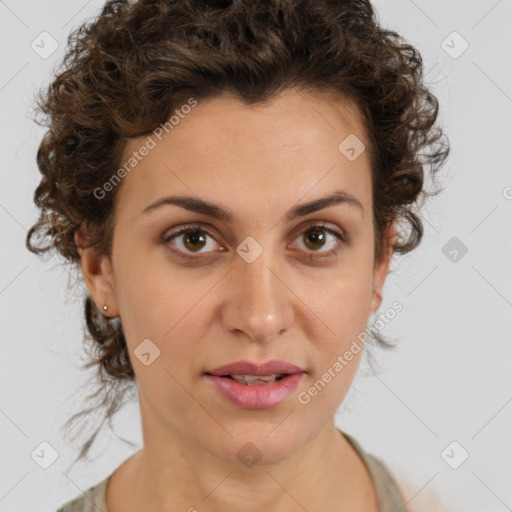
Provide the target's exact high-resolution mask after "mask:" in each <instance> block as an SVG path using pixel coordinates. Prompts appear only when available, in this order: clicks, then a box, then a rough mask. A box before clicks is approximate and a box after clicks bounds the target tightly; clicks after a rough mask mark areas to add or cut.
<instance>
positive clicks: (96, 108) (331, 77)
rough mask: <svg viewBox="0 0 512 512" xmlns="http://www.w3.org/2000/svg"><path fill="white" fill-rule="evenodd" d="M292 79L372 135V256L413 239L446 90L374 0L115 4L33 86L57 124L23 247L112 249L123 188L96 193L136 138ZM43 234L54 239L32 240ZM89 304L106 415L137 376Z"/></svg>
mask: <svg viewBox="0 0 512 512" xmlns="http://www.w3.org/2000/svg"><path fill="white" fill-rule="evenodd" d="M288 88H295V89H297V90H300V91H305V92H307V91H312V92H315V91H316V92H329V91H334V92H336V93H342V94H343V95H344V96H345V97H346V98H348V99H350V100H351V101H353V102H354V103H355V105H357V107H358V109H359V111H360V115H361V118H362V121H363V123H364V127H365V130H366V133H367V139H368V141H369V143H370V144H369V148H368V150H369V154H370V160H371V172H372V188H373V207H374V218H373V221H374V233H375V257H376V258H378V257H379V256H380V255H381V253H382V251H383V250H384V249H385V240H384V232H385V229H386V228H387V227H388V226H389V225H390V224H391V223H398V222H400V221H403V222H405V224H406V227H407V226H408V227H409V228H410V230H408V233H407V234H406V233H405V232H406V231H407V230H404V232H401V233H399V238H398V239H397V240H396V242H395V243H394V244H393V249H394V251H395V252H397V253H402V254H404V253H407V252H409V251H411V250H413V249H414V248H416V247H417V245H418V244H419V243H420V241H421V238H422V235H423V227H422V221H421V220H420V218H419V216H418V214H417V213H415V211H414V209H415V208H417V207H418V206H419V201H418V200H419V198H420V195H422V194H423V195H436V194H437V193H438V192H439V191H440V189H439V190H434V191H432V192H428V191H427V190H425V186H424V174H425V171H429V172H430V176H431V177H432V178H434V177H435V173H436V172H437V171H438V170H439V169H440V167H441V166H442V165H443V163H444V161H445V160H446V157H447V155H448V153H449V144H448V142H447V140H446V137H445V135H444V133H443V131H442V130H441V129H440V128H439V127H438V126H437V125H436V119H437V116H438V101H437V99H436V97H435V96H434V95H433V94H432V93H431V92H430V91H429V89H428V88H427V87H426V85H425V83H424V79H423V63H422V58H421V55H420V54H419V52H418V51H417V50H416V49H415V48H414V47H413V46H411V45H409V44H407V43H406V42H405V41H404V39H403V38H402V37H401V36H400V35H398V34H397V33H396V32H394V31H390V30H386V29H384V28H383V27H382V26H381V25H380V24H379V22H378V20H377V17H376V13H375V11H374V9H373V7H372V6H371V4H370V2H369V1H368V0H215V1H213V0H209V1H206V0H138V1H135V2H130V1H129V0H110V1H108V2H106V4H105V6H104V7H103V9H102V11H101V13H100V14H99V15H98V16H97V17H96V18H95V19H93V20H90V21H88V22H85V23H83V24H82V25H81V26H80V27H79V28H77V29H76V30H74V31H73V32H72V33H71V34H70V36H69V38H68V46H67V49H66V53H65V56H64V59H63V62H62V63H61V67H60V69H58V74H56V76H55V78H54V80H53V81H52V83H51V84H50V85H49V87H48V89H47V90H45V91H44V93H43V92H42V91H39V93H38V97H37V106H36V109H35V112H36V115H37V116H38V115H39V114H42V115H43V118H44V119H43V122H38V121H37V120H36V122H38V123H39V124H44V125H45V126H46V127H47V128H48V130H47V131H46V133H45V135H44V138H43V139H42V141H41V144H40V146H39V149H38V152H37V165H38V168H39V171H40V172H41V174H42V178H41V181H40V184H39V185H38V187H37V189H36V191H35V193H34V201H35V204H36V205H37V206H38V208H39V209H40V216H39V219H38V221H37V222H36V223H35V224H34V225H33V226H32V227H31V229H30V231H29V232H28V234H27V239H26V244H27V248H28V249H29V250H30V251H31V252H34V253H36V254H41V253H43V252H45V251H49V250H51V249H52V248H54V249H56V250H57V251H58V252H59V253H60V254H61V255H62V256H63V257H64V258H65V260H67V262H69V263H70V264H71V265H74V266H75V268H76V269H78V265H77V263H79V260H80V255H79V252H78V247H77V244H76V241H75V235H76V234H77V233H78V234H82V235H84V234H85V233H86V234H87V236H86V238H87V241H88V243H87V245H85V244H84V247H85V246H87V247H90V246H92V247H95V248H96V249H97V250H98V251H99V252H100V253H101V254H103V255H107V256H110V254H111V244H112V235H113V227H114V226H113V224H112V222H113V220H112V219H113V209H114V206H115V198H116V194H117V191H118V189H119V187H114V188H113V190H112V191H111V193H109V194H107V195H106V197H105V198H103V199H101V200H99V199H98V198H97V196H96V195H95V194H94V190H95V189H97V188H98V187H101V186H102V185H103V184H104V183H105V182H106V181H107V180H108V178H109V177H110V176H112V173H113V170H114V169H117V168H118V167H119V165H120V159H121V155H122V152H123V149H124V147H125V145H126V143H127V141H128V140H129V139H131V138H134V137H139V136H142V135H147V134H149V133H151V132H152V131H153V130H155V128H156V127H157V126H159V125H161V124H163V123H165V121H166V120H167V119H168V118H169V116H170V115H172V113H173V111H174V109H175V108H176V107H177V106H179V105H181V104H182V103H183V102H184V100H185V99H186V98H190V97H191V96H193V97H194V98H197V99H204V98H208V97H214V96H215V95H217V94H220V93H222V92H229V93H231V94H233V95H234V96H235V97H237V98H239V99H240V100H242V101H244V102H245V103H246V104H254V103H262V102H265V101H266V100H269V99H271V98H273V97H275V96H276V95H278V94H279V93H280V92H283V91H284V90H286V89H288ZM434 182H435V180H434ZM36 235H37V236H40V237H41V238H49V239H50V243H49V245H46V246H44V247H43V246H40V245H39V246H38V245H34V243H33V238H34V237H35V236H36ZM84 314H85V320H86V325H87V330H88V334H87V333H85V341H86V342H87V341H88V342H90V349H91V353H90V354H89V356H90V357H91V358H92V360H90V362H89V363H88V364H87V365H86V367H87V368H88V367H94V366H97V375H98V380H99V383H100V387H99V389H98V391H97V392H96V393H95V394H94V395H91V396H89V397H88V398H89V399H91V398H96V397H98V395H99V394H100V393H102V394H103V398H102V399H101V400H98V403H96V404H95V406H94V408H98V407H99V408H104V409H105V411H106V412H105V417H104V420H103V422H104V421H105V419H108V420H109V424H110V425H111V417H112V415H113V414H114V413H115V412H116V411H117V410H118V409H119V408H120V407H121V405H122V404H123V399H124V398H126V392H127V391H128V390H129V389H133V387H134V386H133V383H134V381H135V375H134V371H133V367H132V365H131V363H130V358H129V354H128V351H127V347H126V342H125V337H124V335H123V329H122V325H121V322H120V319H117V318H116V319H108V318H106V317H104V316H103V314H102V313H101V312H99V311H98V309H97V308H96V306H95V304H94V302H93V300H92V298H91V297H90V295H88V294H86V295H85V297H84ZM374 338H375V339H376V340H377V341H378V342H380V345H382V346H384V347H391V346H393V345H391V344H390V343H389V342H388V341H386V340H385V339H384V338H383V337H382V335H381V334H379V333H377V334H375V336H374ZM92 410H93V408H88V409H86V410H84V411H82V412H80V413H78V414H76V415H74V416H73V417H72V418H70V419H69V420H68V422H67V423H66V425H67V426H68V425H70V424H71V422H72V421H73V420H74V419H78V417H80V416H83V415H88V413H89V412H90V411H92ZM103 422H102V423H101V425H100V426H99V427H98V429H97V430H96V431H95V432H94V434H93V435H92V437H90V438H89V440H88V441H87V442H86V443H85V444H84V445H83V447H82V449H81V451H80V454H79V456H78V457H77V459H76V461H78V460H80V459H82V458H83V457H84V456H85V455H86V454H87V452H88V450H89V447H90V446H91V444H92V443H93V441H94V439H95V437H96V435H97V434H98V431H99V430H100V428H101V426H102V425H103Z"/></svg>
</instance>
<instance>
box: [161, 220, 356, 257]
mask: <svg viewBox="0 0 512 512" xmlns="http://www.w3.org/2000/svg"><path fill="white" fill-rule="evenodd" d="M183 235H186V236H183ZM301 237H302V238H301ZM207 238H211V239H212V240H215V239H214V237H213V236H212V235H210V234H209V233H208V231H206V230H205V229H204V228H200V227H198V226H195V227H191V226H185V227H183V228H181V229H180V230H179V231H177V232H176V233H171V234H170V235H169V236H167V237H165V238H164V239H163V240H162V242H163V243H169V242H171V245H172V246H174V247H177V249H178V250H176V251H175V250H174V249H172V250H173V252H176V253H177V254H178V256H181V257H184V258H195V256H192V255H191V253H196V254H202V253H204V252H206V253H208V252H213V251H211V250H208V249H209V248H208V242H207ZM329 238H331V244H329V245H328V248H327V249H324V250H323V251H320V249H322V248H323V247H324V246H325V244H326V241H327V240H328V239H329ZM174 239H176V240H177V241H178V243H173V242H172V241H173V240H174ZM297 239H301V242H302V244H303V247H305V251H306V252H313V253H318V252H320V253H322V254H323V255H322V256H318V257H320V258H322V257H327V256H329V254H325V253H331V254H332V253H335V252H336V250H335V249H336V247H337V246H338V245H339V244H340V243H343V242H346V239H345V237H344V236H343V235H342V234H341V233H338V232H337V231H335V230H333V229H329V228H326V227H325V226H322V225H315V226H310V227H309V228H308V229H306V230H305V231H303V232H302V233H301V234H300V235H299V236H298V237H297V238H296V240H297ZM214 247H215V243H211V244H210V249H212V248H214ZM205 248H206V250H202V249H205ZM187 252H188V254H187Z"/></svg>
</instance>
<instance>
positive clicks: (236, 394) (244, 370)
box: [204, 360, 307, 409]
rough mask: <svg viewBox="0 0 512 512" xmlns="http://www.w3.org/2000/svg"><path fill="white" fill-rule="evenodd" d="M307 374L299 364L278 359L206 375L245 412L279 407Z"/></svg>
mask: <svg viewBox="0 0 512 512" xmlns="http://www.w3.org/2000/svg"><path fill="white" fill-rule="evenodd" d="M306 374H307V372H306V371H305V370H303V369H302V368H300V367H298V366H296V365H293V364H290V363H287V362H285V361H276V360H274V361H269V362H267V363H253V362H249V361H238V362H236V363H232V364H229V365H225V366H221V367H219V368H216V369H214V370H210V371H207V372H204V376H205V377H206V378H207V379H208V380H209V381H210V382H211V383H212V384H213V385H214V388H215V389H216V390H217V391H218V392H219V393H220V395H221V396H223V397H224V398H225V399H227V400H228V401H229V402H231V403H232V404H234V405H236V406H238V407H241V408H243V409H271V408H274V407H277V406H279V405H280V404H281V403H283V402H284V401H285V400H286V399H288V398H289V397H290V395H291V394H292V393H293V392H294V391H295V389H296V388H297V386H298V385H299V382H300V381H301V380H302V378H303V377H304V376H305V375H306Z"/></svg>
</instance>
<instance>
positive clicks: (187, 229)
mask: <svg viewBox="0 0 512 512" xmlns="http://www.w3.org/2000/svg"><path fill="white" fill-rule="evenodd" d="M315 228H319V229H321V230H323V231H325V232H327V233H329V234H331V235H333V236H335V237H336V238H337V239H338V244H336V247H335V248H334V249H331V250H329V251H323V252H324V254H323V255H321V256H316V254H317V252H311V259H312V260H314V259H317V260H322V259H326V258H330V257H332V256H335V255H336V254H337V252H338V250H339V249H340V247H339V246H340V245H344V244H347V243H348V239H347V237H345V236H344V235H342V234H341V233H339V232H338V231H335V230H333V229H330V228H328V227H325V225H324V224H313V225H311V226H308V227H307V228H306V229H305V230H304V231H302V232H301V233H300V234H303V233H306V232H307V231H313V230H314V229H315ZM194 232H199V233H205V234H207V235H208V236H209V237H211V238H213V239H214V240H215V237H214V236H213V235H212V234H211V233H210V232H209V231H208V229H205V228H204V227H202V226H200V225H196V224H192V225H187V226H183V227H182V228H180V229H179V230H178V231H176V232H174V233H171V234H169V235H168V236H163V237H162V238H161V243H162V244H169V242H170V241H171V240H173V239H174V238H178V237H179V236H180V235H183V234H185V233H194ZM170 250H171V251H172V253H173V254H175V255H177V256H178V257H180V258H185V259H189V260H200V259H203V258H206V257H208V256H201V255H198V256H191V255H190V254H186V253H184V252H183V251H181V250H179V249H174V248H171V249H170ZM319 252H320V251H319ZM320 254H321V252H320Z"/></svg>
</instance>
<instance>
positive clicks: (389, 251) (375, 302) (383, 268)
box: [370, 224, 397, 314]
mask: <svg viewBox="0 0 512 512" xmlns="http://www.w3.org/2000/svg"><path fill="white" fill-rule="evenodd" d="M396 238H397V231H396V229H395V226H394V225H393V224H391V225H390V226H389V227H388V228H387V229H386V232H385V234H384V240H385V246H384V250H383V251H382V255H381V257H380V259H379V260H378V261H376V262H375V265H374V270H373V294H372V299H371V303H370V314H372V313H374V312H375V311H376V310H377V309H378V308H379V306H380V305H381V302H382V289H383V287H384V281H385V280H386V276H387V275H388V272H389V266H390V264H391V258H392V256H393V244H394V243H395V242H396Z"/></svg>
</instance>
